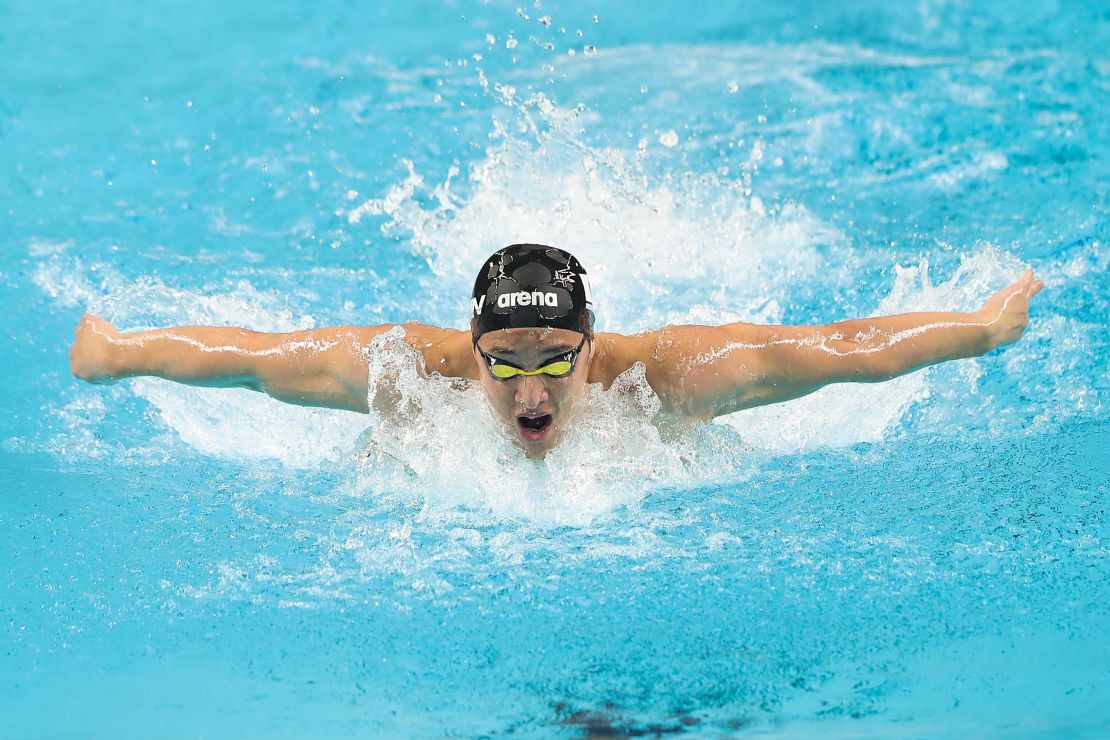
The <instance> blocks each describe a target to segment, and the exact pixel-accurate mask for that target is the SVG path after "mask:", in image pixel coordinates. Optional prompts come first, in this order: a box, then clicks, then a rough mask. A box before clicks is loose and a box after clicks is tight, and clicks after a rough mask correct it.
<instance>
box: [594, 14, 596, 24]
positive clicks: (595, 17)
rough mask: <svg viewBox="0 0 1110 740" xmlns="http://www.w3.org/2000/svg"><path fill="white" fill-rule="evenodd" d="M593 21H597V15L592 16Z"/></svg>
mask: <svg viewBox="0 0 1110 740" xmlns="http://www.w3.org/2000/svg"><path fill="white" fill-rule="evenodd" d="M594 23H597V16H596V15H595V16H594Z"/></svg>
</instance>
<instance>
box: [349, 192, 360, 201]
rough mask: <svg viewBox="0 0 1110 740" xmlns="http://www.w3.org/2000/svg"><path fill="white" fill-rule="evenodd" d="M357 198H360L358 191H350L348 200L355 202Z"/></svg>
mask: <svg viewBox="0 0 1110 740" xmlns="http://www.w3.org/2000/svg"><path fill="white" fill-rule="evenodd" d="M357 197H358V191H357V190H348V191H347V200H354V199H355V198H357Z"/></svg>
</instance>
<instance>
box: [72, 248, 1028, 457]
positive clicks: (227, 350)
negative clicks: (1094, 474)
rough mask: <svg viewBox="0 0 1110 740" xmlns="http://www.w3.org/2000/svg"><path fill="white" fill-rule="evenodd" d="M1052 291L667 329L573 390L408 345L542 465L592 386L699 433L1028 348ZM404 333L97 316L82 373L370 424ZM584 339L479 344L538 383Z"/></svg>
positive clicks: (410, 329) (436, 338) (583, 363)
mask: <svg viewBox="0 0 1110 740" xmlns="http://www.w3.org/2000/svg"><path fill="white" fill-rule="evenodd" d="M1043 287H1044V283H1043V282H1042V281H1040V280H1038V279H1036V276H1035V275H1034V273H1033V271H1032V270H1028V271H1026V272H1025V274H1023V275H1022V276H1021V278H1019V279H1018V280H1017V281H1016V282H1014V283H1013V284H1012V285H1010V286H1008V287H1005V288H1003V289H1001V290H999V291H998V292H996V293H995V294H994V295H992V296H991V297H990V298H988V299H987V300H986V301H985V302H984V303H983V305H982V307H981V308H980V309H979V310H977V311H969V312H950V311H933V312H913V313H905V314H897V315H893V316H876V317H872V318H866V319H849V320H845V321H837V322H833V323H831V324H822V325H815V326H773V325H769V326H763V325H757V324H748V323H744V322H735V323H730V324H723V325H721V326H697V325H674V326H665V327H663V328H661V329H658V330H655V331H646V332H643V333H640V334H634V335H631V336H625V335H621V334H610V333H600V334H597V335H596V336H595V337H594V339H593V340H592V341H589V342H587V343H586V344H585V345H584V346H583V348H582V351H581V354H580V355H579V356H578V358H577V361H576V362H575V365H574V369H573V371H572V372H570V373H568V374H567V375H566V376H564V377H562V378H556V377H550V376H546V375H534V376H522V377H514V378H510V379H508V380H498V379H496V378H494V377H493V376H492V375H491V374H490V372H489V369H488V366H487V363H486V360H485V359H484V358H483V357H482V356H481V354H480V353H479V352H478V351H477V350H476V349H475V347H474V344H473V340H472V338H471V334H470V332H469V331H466V330H458V329H446V328H440V327H434V326H425V325H422V324H415V323H409V324H401V325H399V326H400V328H403V329H404V341H405V342H406V343H407V344H408V345H409V346H410V347H412V348H413V349H414V350H416V351H417V352H418V353H419V354H420V356H421V357H420V359H421V360H422V368H421V370H422V371H424V372H428V373H434V374H437V375H440V376H443V377H448V378H463V379H467V380H471V381H475V382H478V383H479V384H480V385H481V387H482V390H483V391H485V393H486V396H487V398H488V399H489V402H490V405H491V407H492V408H493V410H494V412H495V413H496V414H497V416H498V417H499V418H500V419H502V420H503V421H504V422H505V424H506V426H507V427H509V428H510V429H511V430H512V433H513V438H514V439H516V440H519V442H520V444H521V446H522V447H523V449H524V450H525V452H526V453H527V454H528V455H529V456H531V457H543V456H544V455H545V454H546V453H547V451H548V450H550V449H551V448H552V447H554V446H555V445H556V444H558V443H559V441H560V439H561V438H562V437H563V435H564V434H565V432H566V430H567V428H568V426H570V425H572V424H573V417H574V414H573V412H574V409H575V407H576V406H577V405H578V403H579V401H580V400H581V399H582V397H583V395H584V393H585V391H586V386H587V384H588V383H589V384H592V383H598V384H600V385H601V387H602V388H609V387H610V385H611V384H612V383H613V382H614V380H615V379H616V378H617V377H618V376H619V375H620V374H621V373H623V372H625V371H626V370H628V369H629V368H630V367H632V366H633V365H635V364H636V363H642V364H643V366H644V371H645V376H646V378H647V382H648V384H649V385H650V386H651V389H652V391H653V392H654V393H655V394H656V396H657V397H658V398H659V401H660V403H661V406H662V411H661V412H660V415H658V416H657V419H659V420H660V422H661V423H666V424H670V423H672V422H680V423H700V422H704V421H708V420H709V419H712V418H714V417H717V416H722V415H724V414H731V413H733V412H736V411H740V410H743V409H748V408H754V407H757V406H762V405H765V404H769V403H779V402H782V401H789V400H790V399H793V398H800V397H801V396H804V395H806V394H808V393H812V392H813V391H815V390H817V389H819V388H821V387H824V386H826V385H828V384H830V383H878V382H882V381H884V380H889V379H891V378H894V377H898V376H899V375H904V374H905V373H909V372H913V371H915V370H919V369H921V368H923V367H926V366H928V365H933V364H936V363H938V362H945V361H948V360H956V359H960V358H965V357H978V356H979V355H982V354H984V353H986V352H989V351H991V350H993V349H995V348H997V347H1001V346H1004V345H1007V344H1010V343H1012V342H1016V341H1017V340H1018V339H1020V338H1021V336H1022V334H1023V333H1024V331H1025V328H1026V326H1027V325H1028V324H1029V302H1030V299H1032V297H1033V296H1035V295H1036V294H1037V293H1038V292H1040V290H1041V289H1042V288H1043ZM397 326H398V325H381V326H334V327H324V328H320V329H308V330H303V331H294V332H285V333H265V332H254V331H250V330H247V329H243V328H238V327H213V326H178V327H171V328H167V329H154V330H150V331H142V332H120V331H119V330H117V329H116V328H115V327H114V326H112V324H110V323H109V322H107V321H105V320H104V319H102V318H100V317H98V316H93V315H91V314H86V315H85V316H84V317H82V319H81V322H80V323H79V324H78V326H77V329H76V332H75V338H74V343H73V346H72V348H71V349H70V368H71V370H72V371H73V374H74V375H75V376H77V377H78V378H81V379H82V380H85V381H88V382H90V383H111V382H115V381H117V380H120V379H122V378H131V377H136V376H143V375H147V376H155V377H160V378H165V379H167V380H173V381H176V382H179V383H187V384H189V385H198V386H208V387H224V388H248V389H251V390H254V391H259V392H262V393H266V394H268V395H270V396H271V397H273V398H276V399H278V400H280V401H285V402H286V403H293V404H297V405H301V406H322V407H326V408H335V409H347V410H350V411H357V412H361V413H367V412H368V411H369V399H368V394H367V390H368V388H367V384H368V382H369V367H370V362H371V354H370V351H369V348H371V347H372V346H373V341H374V339H375V338H376V337H377V336H379V335H380V334H382V333H384V332H387V331H390V330H391V329H393V328H396V327H397ZM581 339H582V335H581V334H579V333H578V332H574V331H569V330H566V329H545V328H539V329H506V330H502V331H497V332H490V333H489V334H486V335H484V336H482V337H481V340H480V342H481V348H482V350H483V351H484V352H486V353H488V354H491V355H493V356H495V357H497V358H500V359H502V360H504V361H506V362H509V363H511V364H513V365H516V366H517V367H520V368H522V369H524V370H535V369H538V368H539V367H542V366H543V365H544V364H546V363H547V362H549V361H550V360H552V359H553V358H555V357H557V356H558V355H560V354H563V353H565V352H567V351H569V350H571V349H574V348H575V347H577V346H578V344H579V342H580V341H581ZM370 390H371V391H374V390H375V389H370ZM378 390H381V389H378ZM371 395H374V394H373V393H371ZM375 407H377V400H375ZM541 419H543V420H546V421H543V420H541Z"/></svg>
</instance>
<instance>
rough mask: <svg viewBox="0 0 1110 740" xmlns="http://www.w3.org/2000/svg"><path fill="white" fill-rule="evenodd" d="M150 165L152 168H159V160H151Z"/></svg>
mask: <svg viewBox="0 0 1110 740" xmlns="http://www.w3.org/2000/svg"><path fill="white" fill-rule="evenodd" d="M150 165H151V166H152V167H157V166H158V160H157V159H152V160H150Z"/></svg>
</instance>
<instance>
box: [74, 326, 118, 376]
mask: <svg viewBox="0 0 1110 740" xmlns="http://www.w3.org/2000/svg"><path fill="white" fill-rule="evenodd" d="M73 333H74V334H75V335H76V338H75V339H74V340H73V346H72V347H71V348H70V350H69V369H70V370H71V371H72V372H73V374H74V375H75V376H76V377H78V378H80V379H81V380H84V381H86V382H89V383H97V384H106V383H113V382H115V381H116V380H118V379H119V376H118V375H116V374H114V368H115V365H116V362H115V354H116V352H115V348H114V347H113V342H114V341H115V340H116V339H118V338H119V330H118V329H116V327H114V326H112V325H111V324H110V323H108V322H107V321H105V320H104V319H102V318H100V317H99V316H93V315H92V314H91V313H87V314H85V315H84V316H82V317H81V322H80V323H79V324H77V328H76V329H75V330H74V332H73Z"/></svg>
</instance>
